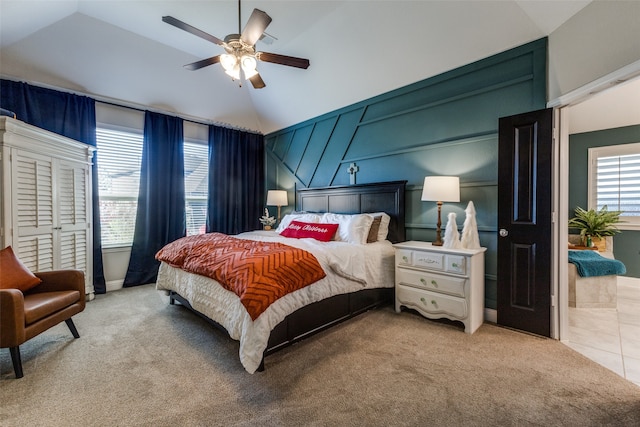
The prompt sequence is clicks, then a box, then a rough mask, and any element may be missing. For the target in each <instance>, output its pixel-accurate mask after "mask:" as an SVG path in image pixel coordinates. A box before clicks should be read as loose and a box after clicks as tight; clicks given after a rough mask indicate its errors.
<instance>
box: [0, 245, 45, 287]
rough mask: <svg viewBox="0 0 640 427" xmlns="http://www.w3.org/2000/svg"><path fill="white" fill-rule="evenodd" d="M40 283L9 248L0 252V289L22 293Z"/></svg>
mask: <svg viewBox="0 0 640 427" xmlns="http://www.w3.org/2000/svg"><path fill="white" fill-rule="evenodd" d="M40 283H42V280H40V279H39V278H38V277H36V276H35V275H34V274H33V273H32V272H30V271H29V269H28V268H27V267H25V266H24V264H22V262H20V260H19V259H18V257H16V254H14V253H13V249H11V246H7V247H6V248H4V249H2V250H1V251H0V289H20V290H21V291H22V292H25V291H28V290H29V289H31V288H33V287H35V286H37V285H39V284H40Z"/></svg>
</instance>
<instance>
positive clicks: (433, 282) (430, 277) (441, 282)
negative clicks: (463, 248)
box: [396, 268, 467, 297]
mask: <svg viewBox="0 0 640 427" xmlns="http://www.w3.org/2000/svg"><path fill="white" fill-rule="evenodd" d="M396 276H397V277H396V280H397V281H398V283H400V284H403V285H409V286H414V287H416V288H420V289H427V290H430V291H434V292H442V293H446V294H450V295H455V296H459V297H464V296H465V290H464V289H465V283H466V282H467V279H466V278H461V277H460V278H459V277H449V276H441V275H438V274H429V273H426V272H425V273H423V272H420V271H415V270H409V269H400V268H399V269H398V270H397V272H396Z"/></svg>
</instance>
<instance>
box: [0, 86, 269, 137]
mask: <svg viewBox="0 0 640 427" xmlns="http://www.w3.org/2000/svg"><path fill="white" fill-rule="evenodd" d="M0 78H2V79H5V80H12V81H15V82H22V83H27V84H30V85H32V86H38V87H42V88H45V89H52V90H57V91H60V92H67V93H72V94H74V95H79V96H86V97H88V98H92V99H93V100H95V101H96V102H101V103H103V104H108V105H113V106H115V107H123V108H129V109H131V110H137V111H151V112H154V113H159V114H165V115H167V116H174V117H179V118H181V119H182V120H186V121H188V122H192V123H196V124H199V125H214V126H220V127H224V128H228V129H234V130H240V131H244V132H250V133H257V134H260V135H263V133H262V132H260V131H257V130H254V129H249V128H245V127H241V126H234V125H231V124H229V123H224V122H218V121H214V120H206V119H203V118H201V117H195V116H190V115H187V114H178V113H176V112H172V111H166V110H162V109H159V108H152V107H149V106H145V105H142V104H137V103H135V102H128V101H123V100H120V99H115V98H110V97H108V96H102V95H92V94H88V93H84V92H81V91H77V90H72V89H67V88H61V87H58V86H54V85H50V84H46V83H40V82H33V81H29V80H25V79H20V78H17V77H15V76H7V75H6V74H0Z"/></svg>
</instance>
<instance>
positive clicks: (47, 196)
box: [14, 153, 54, 235]
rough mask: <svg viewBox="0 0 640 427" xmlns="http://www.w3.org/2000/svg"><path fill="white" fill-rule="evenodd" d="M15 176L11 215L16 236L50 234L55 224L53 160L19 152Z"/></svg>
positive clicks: (16, 159) (15, 164)
mask: <svg viewBox="0 0 640 427" xmlns="http://www.w3.org/2000/svg"><path fill="white" fill-rule="evenodd" d="M14 174H15V175H14V176H15V194H16V197H15V206H14V212H15V215H16V219H17V221H16V222H15V224H16V225H17V226H18V227H19V228H20V230H19V234H20V235H33V234H38V233H43V232H50V230H51V227H52V226H53V221H54V212H53V162H52V160H51V159H47V158H45V157H42V158H39V156H35V155H23V154H20V153H19V154H17V155H16V156H15V160H14Z"/></svg>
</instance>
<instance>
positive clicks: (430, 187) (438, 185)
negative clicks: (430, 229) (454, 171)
mask: <svg viewBox="0 0 640 427" xmlns="http://www.w3.org/2000/svg"><path fill="white" fill-rule="evenodd" d="M422 201H426V202H437V203H438V223H437V225H436V240H435V241H434V242H432V243H431V244H432V245H434V246H442V236H441V226H442V221H441V219H440V216H441V213H440V212H441V210H442V202H459V201H460V178H458V177H457V176H427V177H425V179H424V186H423V187H422Z"/></svg>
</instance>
